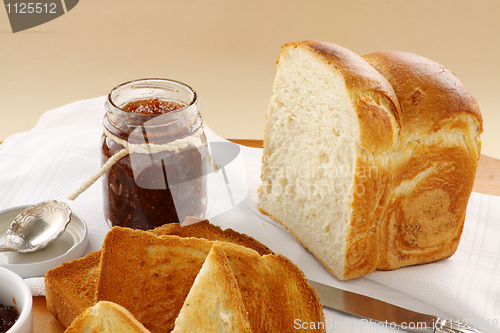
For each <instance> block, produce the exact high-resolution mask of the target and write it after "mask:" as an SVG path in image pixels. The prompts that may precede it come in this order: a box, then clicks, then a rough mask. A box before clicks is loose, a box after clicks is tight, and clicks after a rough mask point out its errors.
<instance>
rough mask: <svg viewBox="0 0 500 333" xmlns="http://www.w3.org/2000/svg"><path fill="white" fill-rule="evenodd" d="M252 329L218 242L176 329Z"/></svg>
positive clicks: (229, 332)
mask: <svg viewBox="0 0 500 333" xmlns="http://www.w3.org/2000/svg"><path fill="white" fill-rule="evenodd" d="M191 332H200V333H203V332H206V333H212V332H220V333H239V332H241V333H252V329H251V328H250V322H249V321H248V312H247V310H246V308H245V304H244V303H243V299H242V297H241V293H240V289H239V287H238V283H237V282H236V278H235V277H234V274H233V271H232V270H231V266H230V265H229V261H228V259H227V256H226V254H225V252H224V250H223V249H222V247H221V246H220V244H214V245H213V246H212V248H211V249H210V252H209V253H208V255H207V258H206V259H205V262H204V263H203V266H202V267H201V270H200V272H199V273H198V275H197V276H196V279H195V280H194V283H193V286H192V287H191V290H190V291H189V294H188V295H187V297H186V299H185V300H184V304H183V305H182V309H181V311H180V313H179V315H178V316H177V319H175V327H174V330H173V331H172V333H191Z"/></svg>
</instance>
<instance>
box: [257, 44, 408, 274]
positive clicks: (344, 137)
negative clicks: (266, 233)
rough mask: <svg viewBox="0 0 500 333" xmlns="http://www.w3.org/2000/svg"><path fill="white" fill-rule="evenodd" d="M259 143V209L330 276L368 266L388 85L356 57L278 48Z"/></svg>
mask: <svg viewBox="0 0 500 333" xmlns="http://www.w3.org/2000/svg"><path fill="white" fill-rule="evenodd" d="M273 92H274V94H273V96H272V98H271V101H270V104H269V109H268V114H267V122H266V129H265V130H266V136H265V140H264V156H263V166H262V187H261V188H260V190H259V199H260V210H261V211H262V212H264V213H266V214H268V215H269V216H270V217H271V218H273V219H275V220H276V221H278V222H280V223H281V224H283V226H285V228H287V229H288V230H289V231H290V232H291V233H292V234H293V235H294V236H295V237H296V238H297V239H298V240H299V241H300V242H301V243H302V244H304V245H305V246H306V247H308V248H309V250H310V251H311V252H312V253H313V254H314V255H315V256H316V257H317V258H318V260H320V261H321V262H322V263H323V264H324V265H325V267H326V268H327V269H328V270H329V271H330V272H331V273H332V274H333V275H334V276H336V277H338V278H339V279H349V278H354V277H357V276H361V275H364V274H367V273H369V272H371V271H373V270H374V269H375V268H376V263H377V261H378V245H377V238H378V229H377V223H378V221H379V219H380V216H381V214H382V210H381V208H380V206H383V205H384V204H385V193H386V192H385V188H386V187H387V180H388V178H387V177H388V168H389V165H390V160H389V157H388V156H389V154H390V153H391V152H392V150H393V148H394V146H395V145H396V144H397V143H398V142H399V141H398V140H399V122H400V121H401V120H400V119H401V117H400V110H399V104H398V102H397V99H396V96H395V93H394V90H393V89H392V86H391V85H390V84H389V83H388V82H387V80H386V79H385V78H383V76H382V75H380V73H378V72H377V71H376V70H375V69H374V68H373V67H371V66H370V65H369V64H368V63H367V62H366V61H364V60H363V59H362V58H361V57H360V56H358V55H356V54H355V53H353V52H351V51H349V50H347V49H345V48H342V47H340V46H338V45H335V44H330V43H324V42H315V41H307V42H300V43H290V44H286V45H284V46H283V47H282V52H281V54H280V57H279V59H278V63H277V74H276V78H275V82H274V86H273Z"/></svg>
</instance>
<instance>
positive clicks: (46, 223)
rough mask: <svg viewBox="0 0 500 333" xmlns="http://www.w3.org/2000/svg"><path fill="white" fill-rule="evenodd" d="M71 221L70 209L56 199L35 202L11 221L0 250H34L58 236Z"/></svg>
mask: <svg viewBox="0 0 500 333" xmlns="http://www.w3.org/2000/svg"><path fill="white" fill-rule="evenodd" d="M70 221H71V209H70V208H69V206H68V205H67V204H65V203H64V202H61V201H57V200H49V201H43V202H40V203H37V204H35V205H33V206H30V207H28V208H26V209H25V210H24V211H23V212H22V213H21V214H19V215H18V216H17V217H16V218H15V219H14V221H13V222H12V223H11V225H10V227H9V229H8V230H7V233H6V234H5V245H2V246H0V252H3V251H14V252H19V253H28V252H35V251H38V250H41V249H43V248H44V247H46V246H47V245H49V244H50V243H51V242H53V241H55V240H56V239H57V238H59V237H60V236H61V235H62V234H63V233H64V230H66V226H67V225H68V223H69V222H70Z"/></svg>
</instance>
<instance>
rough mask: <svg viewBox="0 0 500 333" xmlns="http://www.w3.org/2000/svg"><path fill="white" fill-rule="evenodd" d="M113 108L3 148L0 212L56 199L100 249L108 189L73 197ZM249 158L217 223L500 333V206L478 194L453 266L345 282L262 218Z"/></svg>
mask: <svg viewBox="0 0 500 333" xmlns="http://www.w3.org/2000/svg"><path fill="white" fill-rule="evenodd" d="M104 101H105V97H99V98H94V99H90V100H84V101H80V102H75V103H72V104H69V105H66V106H63V107H60V108H58V109H54V110H51V111H48V112H46V113H45V114H44V115H43V116H42V117H41V119H40V121H39V122H38V124H37V125H36V126H35V128H34V129H33V130H31V131H29V132H23V133H18V134H16V135H13V136H11V137H9V138H7V139H6V140H5V142H4V143H3V144H2V145H0V161H1V163H0V189H1V191H0V209H5V208H9V207H14V206H18V205H25V204H33V203H36V202H40V201H43V200H49V199H58V200H62V201H65V202H67V203H68V204H69V205H70V207H71V209H72V210H73V211H74V212H75V213H77V214H78V215H79V216H81V217H82V218H83V219H84V220H85V222H86V223H87V225H88V229H89V245H88V248H87V250H86V252H85V254H88V253H90V252H93V251H96V250H98V249H100V247H101V244H102V241H103V239H104V236H105V234H106V232H107V231H108V230H109V227H108V225H107V224H106V222H105V221H104V216H103V212H102V193H101V192H102V185H101V181H97V182H96V183H95V184H94V185H92V186H91V187H90V188H89V189H87V190H86V191H85V192H84V193H83V194H81V195H80V197H78V198H77V199H76V200H75V201H69V200H67V199H66V197H67V196H68V195H69V194H70V193H71V192H72V191H73V190H74V189H76V188H77V187H78V186H79V185H80V184H81V183H82V182H83V181H85V180H86V179H87V178H88V177H89V176H90V175H92V174H93V173H94V172H96V171H97V170H98V169H99V168H100V137H101V133H102V127H101V123H102V117H103V116H104V113H105V110H104ZM202 112H203V110H202ZM205 132H206V134H207V138H208V141H209V142H214V141H225V140H224V139H222V138H220V137H218V136H217V135H216V134H215V133H213V132H212V131H211V130H210V129H209V128H208V127H206V128H205ZM240 149H241V151H240V155H239V156H238V158H237V159H236V160H235V161H234V162H231V163H230V164H228V166H227V167H226V172H227V177H228V179H229V183H230V185H231V190H232V192H234V193H236V196H238V195H239V196H240V198H241V200H238V201H236V206H235V207H232V208H231V207H230V206H229V208H224V209H219V210H217V214H214V216H213V217H211V222H212V223H214V224H216V225H219V226H221V227H222V228H223V229H224V228H232V229H234V230H236V231H239V232H242V233H245V234H248V235H250V236H252V237H254V238H256V239H257V240H259V241H260V242H262V243H263V244H265V245H267V246H268V247H269V248H271V249H272V250H273V251H274V252H276V253H280V254H283V255H285V256H286V257H288V258H289V259H290V260H292V261H293V262H294V263H295V264H296V265H297V266H299V268H301V269H302V270H303V271H304V273H305V274H306V276H307V277H308V278H310V279H312V280H315V281H318V282H321V283H325V284H329V285H332V286H335V287H338V288H342V289H345V290H349V291H353V292H356V293H360V294H364V295H367V296H371V297H374V298H378V299H381V300H384V301H386V302H389V303H392V304H396V305H399V306H402V307H405V308H408V309H411V310H414V311H418V312H423V313H428V314H431V315H435V316H438V317H444V318H448V319H460V320H462V321H465V322H468V323H472V324H475V325H477V326H478V327H479V328H481V329H482V330H483V331H484V332H497V331H499V330H500V322H499V321H500V242H499V239H500V197H496V196H489V195H483V194H478V193H473V194H472V196H471V198H470V201H469V205H468V211H467V217H466V222H465V228H464V231H463V235H462V240H461V243H460V246H459V248H458V250H457V252H456V253H455V255H453V256H452V257H451V258H449V259H446V260H442V261H440V262H437V263H432V264H427V265H421V266H413V267H407V268H401V269H398V270H394V271H388V272H381V271H376V272H373V273H371V274H368V275H367V276H365V277H362V278H358V279H354V280H350V281H339V280H337V279H335V278H334V277H332V276H331V275H330V274H329V273H328V272H327V271H326V269H325V268H324V267H323V266H322V265H321V264H320V263H319V262H318V261H317V260H316V259H315V258H314V256H313V255H312V254H311V253H309V252H308V251H307V250H306V249H305V248H304V247H303V246H302V245H301V244H300V243H298V242H297V241H296V240H295V238H294V237H293V236H291V235H290V234H289V233H288V232H287V231H286V230H284V228H282V227H281V226H280V225H278V224H277V223H275V222H273V221H272V220H270V219H269V218H268V217H267V216H265V215H263V214H261V213H260V212H259V211H258V209H257V206H258V199H257V188H258V187H259V184H260V165H261V158H262V149H255V148H248V147H240ZM243 169H244V170H243ZM239 189H240V191H239ZM241 189H244V190H243V191H241ZM238 193H239V194H238ZM242 193H243V195H241V194H242ZM25 281H26V283H27V284H28V285H29V286H30V288H31V290H32V292H33V295H44V293H45V290H44V283H43V278H42V277H39V278H30V279H25ZM325 316H326V319H327V321H326V326H327V328H328V331H335V332H388V331H392V330H391V329H390V328H388V327H389V325H388V324H385V325H381V324H376V323H374V322H372V323H370V322H367V321H362V320H360V319H355V318H354V317H352V316H348V315H345V314H341V313H339V312H336V311H333V310H329V309H327V308H325ZM296 325H297V326H299V325H301V326H304V325H311V323H298V322H297V323H296Z"/></svg>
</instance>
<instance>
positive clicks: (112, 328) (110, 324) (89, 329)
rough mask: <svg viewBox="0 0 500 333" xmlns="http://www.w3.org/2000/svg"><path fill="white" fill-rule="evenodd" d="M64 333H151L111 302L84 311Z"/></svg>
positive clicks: (125, 310)
mask: <svg viewBox="0 0 500 333" xmlns="http://www.w3.org/2000/svg"><path fill="white" fill-rule="evenodd" d="M64 332H65V333H96V332H99V333H115V332H121V333H151V332H150V331H148V330H147V329H146V328H145V327H144V326H143V325H142V324H141V323H139V322H138V321H137V319H135V318H134V316H133V315H132V314H131V313H130V312H129V311H127V309H125V308H124V307H122V306H120V305H118V304H115V303H112V302H98V303H97V304H95V305H94V306H92V307H90V308H88V309H86V310H85V311H84V312H83V313H82V314H81V315H79V316H78V318H76V319H75V320H74V321H73V322H72V323H71V325H70V326H69V327H68V328H67V329H66V330H65V331H64Z"/></svg>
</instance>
